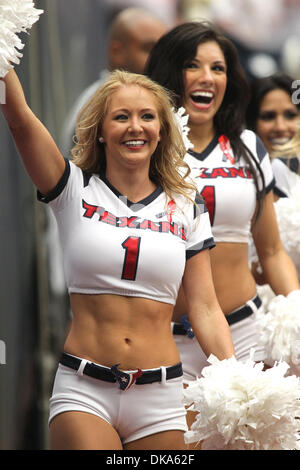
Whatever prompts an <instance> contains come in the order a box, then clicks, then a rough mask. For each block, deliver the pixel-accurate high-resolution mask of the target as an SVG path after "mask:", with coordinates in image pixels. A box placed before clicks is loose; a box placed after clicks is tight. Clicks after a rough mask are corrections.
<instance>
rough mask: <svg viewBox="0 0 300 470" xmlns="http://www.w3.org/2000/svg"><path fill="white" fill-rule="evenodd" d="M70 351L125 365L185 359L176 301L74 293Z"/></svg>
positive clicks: (150, 366)
mask: <svg viewBox="0 0 300 470" xmlns="http://www.w3.org/2000/svg"><path fill="white" fill-rule="evenodd" d="M70 302H71V310H72V321H71V325H70V329H69V332H68V336H67V339H66V342H65V345H64V350H65V352H67V353H69V354H73V355H75V356H79V357H82V358H84V359H87V360H90V361H92V362H96V363H98V364H102V365H104V366H107V367H112V366H113V365H114V364H119V368H120V369H122V370H136V369H138V368H140V369H153V368H157V367H160V366H172V365H174V364H176V363H178V362H180V358H179V354H178V351H177V348H176V345H175V343H174V340H173V337H172V332H171V327H170V322H171V317H172V311H173V305H171V304H167V303H162V302H157V301H154V300H150V299H145V298H138V297H124V296H119V295H110V294H98V295H88V294H71V295H70Z"/></svg>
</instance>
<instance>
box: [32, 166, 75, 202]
mask: <svg viewBox="0 0 300 470" xmlns="http://www.w3.org/2000/svg"><path fill="white" fill-rule="evenodd" d="M64 160H65V162H66V167H65V171H64V172H63V175H62V177H61V178H60V180H59V182H58V183H57V185H56V186H55V188H53V189H52V191H50V193H48V194H46V195H45V194H42V193H41V192H40V191H39V190H37V199H38V200H39V201H41V202H44V203H45V204H48V203H49V202H51V201H53V200H54V199H55V198H57V197H58V196H59V195H60V194H61V192H62V191H63V189H64V187H65V186H66V184H67V182H68V179H69V176H70V171H71V170H70V162H69V160H68V159H67V158H64Z"/></svg>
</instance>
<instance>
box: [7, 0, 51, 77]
mask: <svg viewBox="0 0 300 470" xmlns="http://www.w3.org/2000/svg"><path fill="white" fill-rule="evenodd" d="M41 13H43V10H37V9H36V8H35V7H34V3H33V2H32V1H31V0H0V77H1V78H3V77H5V75H6V74H7V72H8V71H9V70H10V69H12V68H13V66H12V64H19V63H20V58H21V57H22V55H23V54H22V53H21V52H20V50H22V49H23V47H24V44H22V41H21V40H20V38H19V37H18V36H17V35H18V34H19V33H22V32H27V31H28V30H29V29H30V28H31V27H32V25H33V24H34V23H35V22H36V21H37V20H38V19H39V16H40V14H41Z"/></svg>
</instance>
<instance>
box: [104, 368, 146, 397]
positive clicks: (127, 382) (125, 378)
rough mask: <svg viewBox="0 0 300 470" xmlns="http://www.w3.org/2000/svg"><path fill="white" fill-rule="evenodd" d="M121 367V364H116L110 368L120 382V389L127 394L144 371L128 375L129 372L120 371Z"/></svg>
mask: <svg viewBox="0 0 300 470" xmlns="http://www.w3.org/2000/svg"><path fill="white" fill-rule="evenodd" d="M119 365H120V364H115V365H114V366H112V367H111V368H110V370H111V371H112V373H113V375H114V376H115V377H116V379H117V381H118V382H119V385H120V389H121V390H122V391H123V392H126V390H129V388H130V387H131V386H132V385H133V384H134V383H135V381H136V379H137V378H138V377H140V376H141V375H142V371H141V369H138V370H137V372H132V373H131V374H128V373H127V372H123V371H122V370H120V369H118V366H119Z"/></svg>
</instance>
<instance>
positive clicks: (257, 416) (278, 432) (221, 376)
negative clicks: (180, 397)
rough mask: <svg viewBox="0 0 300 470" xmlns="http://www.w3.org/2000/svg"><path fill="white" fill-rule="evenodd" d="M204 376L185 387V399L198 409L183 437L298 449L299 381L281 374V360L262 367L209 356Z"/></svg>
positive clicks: (226, 445)
mask: <svg viewBox="0 0 300 470" xmlns="http://www.w3.org/2000/svg"><path fill="white" fill-rule="evenodd" d="M208 361H209V362H210V363H211V365H210V366H208V367H205V368H204V369H203V370H202V375H203V377H201V378H199V379H197V380H196V381H194V382H191V383H190V385H189V386H188V388H186V389H185V391H184V396H185V404H186V405H191V406H190V409H191V410H193V411H198V412H199V413H198V414H197V417H196V420H195V421H194V423H193V424H192V426H191V429H190V430H189V431H187V432H186V433H185V440H186V442H187V443H189V444H190V443H193V442H194V443H197V442H199V441H204V442H203V444H202V449H211V450H212V449H215V450H221V449H222V450H292V449H297V450H299V449H300V441H299V438H300V435H299V420H298V419H296V418H297V417H299V416H300V401H299V398H300V383H299V379H298V378H297V377H295V376H288V377H285V374H286V372H287V370H288V368H289V366H288V365H287V364H286V363H279V364H276V365H275V366H274V367H272V368H271V369H268V370H266V371H264V370H263V364H262V363H259V364H256V363H255V362H253V361H252V360H249V361H247V362H246V363H241V362H238V361H237V360H236V359H235V358H231V359H226V360H223V361H219V360H218V359H217V358H216V357H214V356H210V357H209V359H208Z"/></svg>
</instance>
